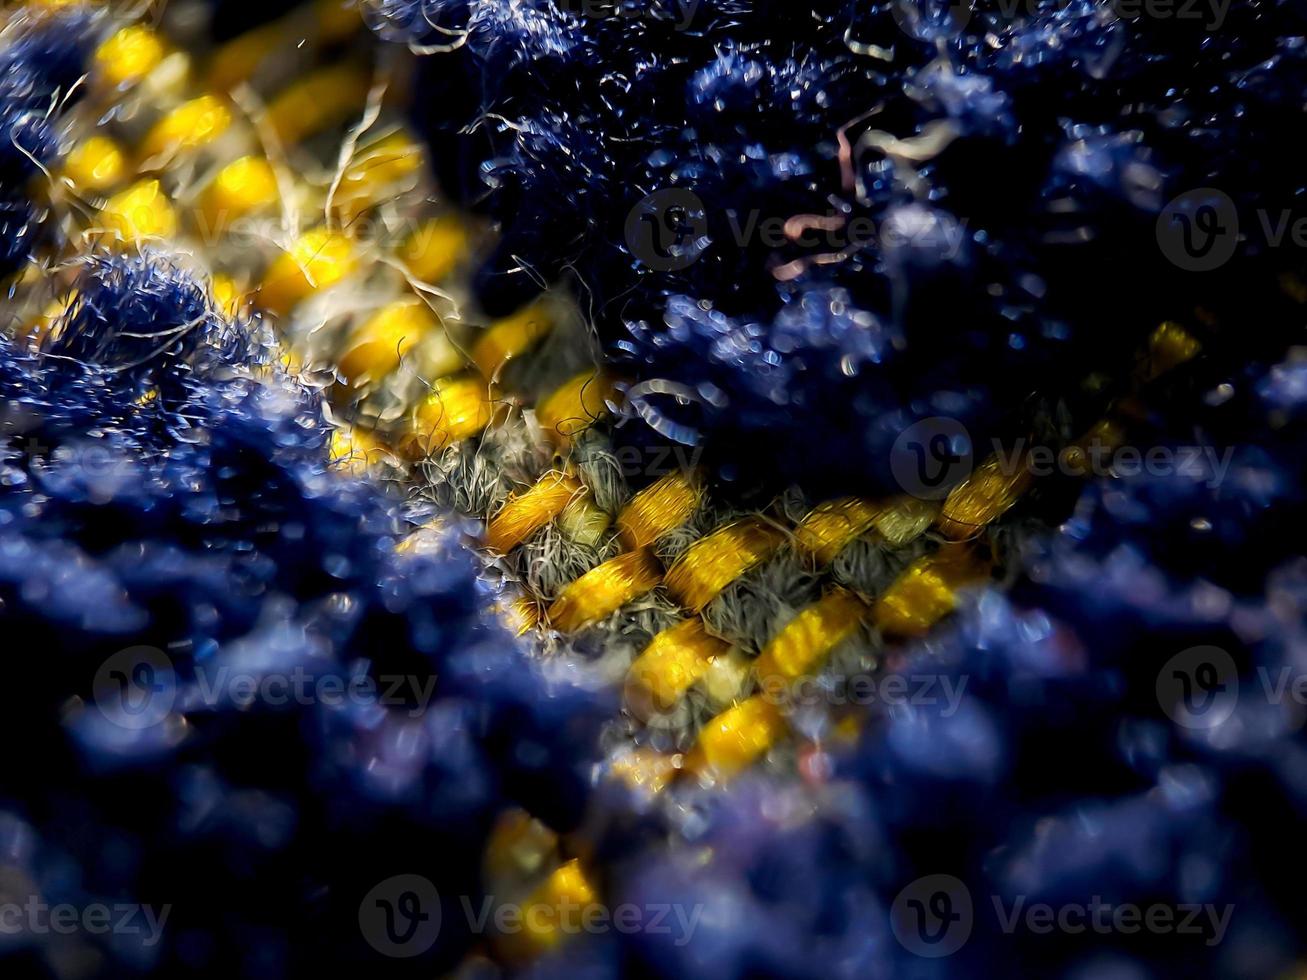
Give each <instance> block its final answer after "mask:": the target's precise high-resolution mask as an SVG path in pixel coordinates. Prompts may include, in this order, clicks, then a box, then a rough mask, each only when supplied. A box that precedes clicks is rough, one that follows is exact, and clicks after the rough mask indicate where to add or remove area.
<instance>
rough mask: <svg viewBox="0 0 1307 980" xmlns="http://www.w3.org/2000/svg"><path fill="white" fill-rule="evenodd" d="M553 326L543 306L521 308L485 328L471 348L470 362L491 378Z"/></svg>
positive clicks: (535, 304)
mask: <svg viewBox="0 0 1307 980" xmlns="http://www.w3.org/2000/svg"><path fill="white" fill-rule="evenodd" d="M553 327H554V322H553V318H552V317H550V315H549V312H548V310H546V309H545V307H544V304H543V303H531V304H529V305H527V306H524V307H523V308H522V309H520V310H518V311H517V312H516V313H514V314H513V315H512V316H507V317H504V318H503V319H502V320H497V321H495V322H494V323H492V324H491V325H490V326H489V327H487V328H486V331H485V332H484V333H483V334H482V335H481V336H480V337H479V338H478V339H477V342H476V346H475V347H473V348H472V363H473V364H475V365H476V366H477V370H478V371H480V372H481V373H482V374H484V375H485V376H486V377H487V378H495V377H496V376H497V375H498V374H499V372H500V370H501V369H502V368H503V366H504V365H505V364H507V363H508V362H509V361H510V360H512V359H513V358H515V357H520V356H521V355H522V354H524V353H526V351H528V350H530V349H531V347H532V346H533V345H534V344H535V343H536V342H537V341H538V340H539V339H540V338H541V337H544V336H545V335H546V334H548V333H549V332H550V331H551V330H552V329H553Z"/></svg>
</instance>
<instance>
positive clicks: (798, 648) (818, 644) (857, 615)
mask: <svg viewBox="0 0 1307 980" xmlns="http://www.w3.org/2000/svg"><path fill="white" fill-rule="evenodd" d="M869 612H870V610H869V609H868V608H867V605H866V603H864V602H863V601H862V600H861V599H859V598H858V597H857V596H855V595H854V594H853V593H852V592H849V591H847V590H845V589H833V590H832V591H831V592H830V593H829V594H828V595H826V596H824V597H822V598H821V599H819V600H818V601H817V602H815V603H813V604H812V605H811V606H808V607H807V608H806V609H804V610H802V611H801V612H800V613H799V614H798V615H797V616H795V617H794V618H793V619H791V620H790V621H789V622H788V623H786V624H785V626H784V628H782V629H781V631H780V632H779V633H777V634H776V635H775V636H774V637H772V639H771V641H770V642H769V643H768V644H767V645H766V646H765V647H764V648H763V651H762V653H761V654H760V655H759V656H758V660H757V661H756V663H755V664H754V669H753V672H754V676H755V677H757V679H758V681H759V683H761V684H762V685H763V687H764V690H766V689H767V686H768V685H769V684H770V683H772V682H774V681H777V680H779V681H793V680H797V679H798V678H800V677H803V676H804V675H806V674H810V673H812V672H813V671H814V670H815V669H817V668H818V667H819V666H820V665H821V664H822V663H823V662H824V661H825V660H826V658H827V657H828V656H830V654H831V651H833V650H834V649H835V648H836V647H837V646H839V645H840V644H841V643H843V642H844V641H845V640H847V639H848V638H849V637H850V636H852V635H853V634H854V633H855V632H856V631H857V630H858V627H859V626H861V625H862V621H863V619H864V618H865V617H866V616H867V614H868V613H869Z"/></svg>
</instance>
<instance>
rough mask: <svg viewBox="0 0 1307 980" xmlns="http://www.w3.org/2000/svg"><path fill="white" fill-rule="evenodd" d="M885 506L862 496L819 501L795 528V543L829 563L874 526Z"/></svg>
mask: <svg viewBox="0 0 1307 980" xmlns="http://www.w3.org/2000/svg"><path fill="white" fill-rule="evenodd" d="M882 510H883V508H882V507H881V506H879V505H877V504H875V503H873V502H872V501H870V500H863V499H862V498H860V497H843V498H841V499H839V500H828V501H826V502H825V503H821V504H818V505H817V506H816V507H814V508H813V509H812V510H811V511H809V512H808V515H807V516H806V517H804V518H803V520H802V521H800V522H799V526H798V527H796V528H795V529H794V543H795V546H796V547H797V548H799V550H801V551H804V552H807V553H808V554H810V555H812V557H813V558H814V559H816V561H817V563H818V564H820V565H829V564H830V563H831V562H832V561H834V560H835V556H836V555H838V554H839V553H840V552H841V551H843V550H844V548H845V547H847V546H848V545H849V544H850V543H851V542H852V541H854V539H856V538H859V537H861V536H862V535H864V534H866V533H867V531H869V530H870V529H871V526H872V522H873V521H875V519H876V518H877V517H878V516H879V515H880V513H881V511H882Z"/></svg>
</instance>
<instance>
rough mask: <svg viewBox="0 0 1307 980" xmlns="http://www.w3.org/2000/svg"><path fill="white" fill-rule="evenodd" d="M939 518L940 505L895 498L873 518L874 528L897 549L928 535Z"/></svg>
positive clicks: (911, 498)
mask: <svg viewBox="0 0 1307 980" xmlns="http://www.w3.org/2000/svg"><path fill="white" fill-rule="evenodd" d="M938 516H939V504H938V503H937V502H935V501H932V500H918V499H917V498H916V497H906V496H905V497H895V498H894V499H893V500H890V501H888V502H886V504H885V505H884V510H882V511H881V512H880V513H879V514H877V515H876V516H875V517H874V518H872V522H871V524H872V527H874V528H875V529H876V532H877V533H878V534H879V535H880V536H881V537H882V538H884V539H885V540H886V541H888V542H889V543H890V544H891V545H892V546H894V547H895V548H902V547H904V546H905V545H909V544H911V543H912V542H913V541H915V540H917V538H919V537H921V536H922V535H923V534H925V533H926V531H927V529H929V527H930V526H931V525H932V524H934V523H935V518H936V517H938Z"/></svg>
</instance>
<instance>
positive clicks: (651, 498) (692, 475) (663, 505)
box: [617, 470, 703, 548]
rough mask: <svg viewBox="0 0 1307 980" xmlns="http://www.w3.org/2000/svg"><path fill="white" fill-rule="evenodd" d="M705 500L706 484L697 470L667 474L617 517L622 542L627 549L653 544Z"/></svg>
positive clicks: (681, 522) (633, 499)
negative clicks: (704, 485) (704, 487)
mask: <svg viewBox="0 0 1307 980" xmlns="http://www.w3.org/2000/svg"><path fill="white" fill-rule="evenodd" d="M702 501H703V483H702V481H701V480H700V478H699V474H698V473H697V472H683V471H681V470H677V471H675V472H672V473H669V474H667V475H666V476H665V477H663V478H662V479H660V480H659V481H658V482H657V483H654V484H651V485H650V486H648V487H645V488H644V489H643V490H641V491H640V492H639V493H637V494H636V495H635V496H634V497H632V498H631V500H630V502H629V503H627V505H626V507H625V508H623V510H622V512H621V513H620V514H619V515H618V516H617V527H618V530H619V531H620V533H621V536H622V543H623V544H625V545H626V546H627V547H628V548H643V547H645V546H646V545H651V544H653V543H654V542H655V541H657V540H658V539H659V538H661V537H662V536H663V535H664V534H666V533H667V532H669V531H674V530H675V529H676V528H678V527H681V526H682V525H684V524H685V523H686V522H687V521H688V520H689V519H690V518H691V517H692V516H694V512H695V511H696V510H698V509H699V504H700V503H701V502H702Z"/></svg>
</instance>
